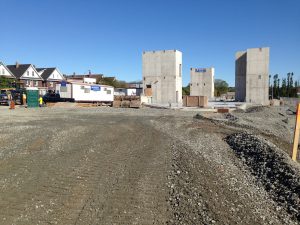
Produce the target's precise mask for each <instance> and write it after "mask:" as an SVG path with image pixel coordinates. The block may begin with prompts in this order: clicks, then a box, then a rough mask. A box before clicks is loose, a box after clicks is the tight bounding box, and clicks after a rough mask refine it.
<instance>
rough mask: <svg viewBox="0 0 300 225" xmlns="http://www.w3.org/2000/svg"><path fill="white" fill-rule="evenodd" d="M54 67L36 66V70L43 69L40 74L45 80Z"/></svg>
mask: <svg viewBox="0 0 300 225" xmlns="http://www.w3.org/2000/svg"><path fill="white" fill-rule="evenodd" d="M55 69H56V68H55V67H53V68H37V69H36V70H37V71H38V72H41V71H44V72H43V73H42V74H41V77H42V78H43V79H44V80H47V79H48V78H49V76H50V75H51V74H52V73H53V72H54V70H55Z"/></svg>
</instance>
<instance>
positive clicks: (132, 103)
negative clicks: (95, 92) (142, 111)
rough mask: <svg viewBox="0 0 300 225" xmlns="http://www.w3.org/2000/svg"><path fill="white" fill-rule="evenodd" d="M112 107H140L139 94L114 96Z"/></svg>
mask: <svg viewBox="0 0 300 225" xmlns="http://www.w3.org/2000/svg"><path fill="white" fill-rule="evenodd" d="M113 107H115V108H140V107H141V99H140V96H115V98H114V102H113Z"/></svg>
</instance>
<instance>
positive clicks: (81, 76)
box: [67, 71, 103, 83]
mask: <svg viewBox="0 0 300 225" xmlns="http://www.w3.org/2000/svg"><path fill="white" fill-rule="evenodd" d="M84 78H94V79H96V83H99V81H100V80H101V79H102V78H103V74H96V73H91V71H89V73H88V74H78V75H77V74H75V73H73V75H68V76H67V79H68V80H70V81H76V80H78V81H83V79H84Z"/></svg>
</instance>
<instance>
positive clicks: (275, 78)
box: [273, 74, 279, 98]
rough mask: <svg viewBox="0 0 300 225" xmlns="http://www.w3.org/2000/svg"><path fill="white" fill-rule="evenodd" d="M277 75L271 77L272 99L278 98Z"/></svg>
mask: <svg viewBox="0 0 300 225" xmlns="http://www.w3.org/2000/svg"><path fill="white" fill-rule="evenodd" d="M278 87H279V85H278V74H275V75H274V76H273V96H274V98H278Z"/></svg>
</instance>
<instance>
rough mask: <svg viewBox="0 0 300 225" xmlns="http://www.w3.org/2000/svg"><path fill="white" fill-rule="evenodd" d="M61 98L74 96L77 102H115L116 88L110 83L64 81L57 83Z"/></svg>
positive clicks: (57, 91)
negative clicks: (109, 84)
mask: <svg viewBox="0 0 300 225" xmlns="http://www.w3.org/2000/svg"><path fill="white" fill-rule="evenodd" d="M56 93H59V94H60V97H61V98H73V99H74V100H75V102H113V101H114V88H113V87H111V86H108V85H101V84H88V83H79V82H66V81H62V82H61V83H60V84H57V85H56Z"/></svg>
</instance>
